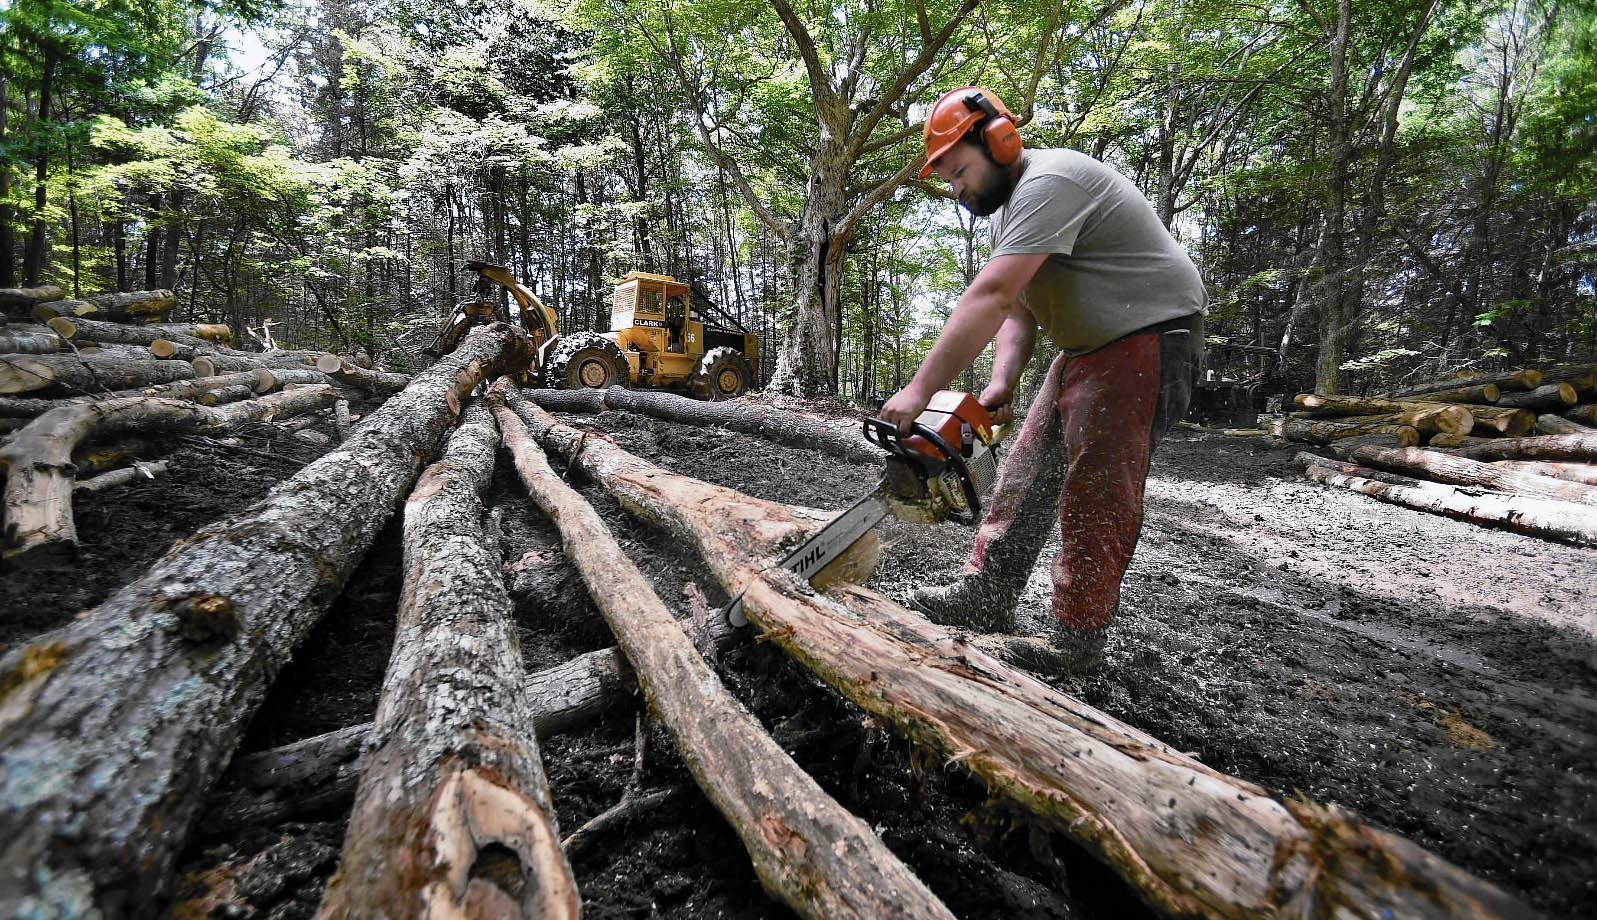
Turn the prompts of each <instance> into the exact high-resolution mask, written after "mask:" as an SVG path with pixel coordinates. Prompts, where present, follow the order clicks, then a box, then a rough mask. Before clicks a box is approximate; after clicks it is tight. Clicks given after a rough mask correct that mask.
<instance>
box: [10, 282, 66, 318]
mask: <svg viewBox="0 0 1597 920" xmlns="http://www.w3.org/2000/svg"><path fill="white" fill-rule="evenodd" d="M65 296H67V295H66V292H65V291H63V290H61V289H60V288H58V287H56V286H55V285H53V284H44V285H40V286H39V287H28V288H0V313H4V314H5V315H6V316H9V317H11V318H12V319H19V320H27V319H30V318H31V317H32V316H33V308H34V307H36V306H38V305H39V304H42V303H49V302H50V301H52V300H60V299H61V298H63V297H65Z"/></svg>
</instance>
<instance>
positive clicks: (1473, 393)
mask: <svg viewBox="0 0 1597 920" xmlns="http://www.w3.org/2000/svg"><path fill="white" fill-rule="evenodd" d="M1502 395H1503V389H1502V387H1499V386H1498V385H1497V384H1495V383H1483V384H1481V385H1480V386H1473V387H1456V388H1454V389H1451V390H1437V391H1436V392H1434V393H1421V394H1419V395H1417V396H1414V397H1412V398H1413V399H1416V400H1420V401H1422V402H1448V403H1487V404H1490V403H1494V402H1497V400H1498V397H1500V396H1502Z"/></svg>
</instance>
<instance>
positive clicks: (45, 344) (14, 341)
mask: <svg viewBox="0 0 1597 920" xmlns="http://www.w3.org/2000/svg"><path fill="white" fill-rule="evenodd" d="M66 347H67V346H66V343H65V342H63V341H61V337H60V336H58V335H56V334H55V333H54V332H51V331H50V330H48V329H44V330H40V329H39V327H37V326H33V327H29V328H16V327H11V328H7V329H0V354H10V355H48V354H52V353H54V352H57V351H60V350H62V349H63V348H66Z"/></svg>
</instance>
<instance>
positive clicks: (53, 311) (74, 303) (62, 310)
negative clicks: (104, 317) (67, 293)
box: [28, 299, 100, 323]
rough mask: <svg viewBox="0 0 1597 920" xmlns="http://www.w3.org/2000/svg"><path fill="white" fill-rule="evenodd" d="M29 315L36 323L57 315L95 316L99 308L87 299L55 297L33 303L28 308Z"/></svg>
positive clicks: (46, 320) (47, 320)
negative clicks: (43, 301) (54, 298)
mask: <svg viewBox="0 0 1597 920" xmlns="http://www.w3.org/2000/svg"><path fill="white" fill-rule="evenodd" d="M28 312H29V315H31V316H32V317H33V321H34V322H36V323H48V322H49V321H50V320H51V319H53V318H54V317H57V316H66V317H78V316H81V317H85V318H97V317H99V316H100V308H99V307H96V306H95V305H94V304H92V303H89V302H88V301H87V300H73V299H56V300H51V301H46V302H45V303H40V304H34V305H33V307H31V308H30V309H29V311H28Z"/></svg>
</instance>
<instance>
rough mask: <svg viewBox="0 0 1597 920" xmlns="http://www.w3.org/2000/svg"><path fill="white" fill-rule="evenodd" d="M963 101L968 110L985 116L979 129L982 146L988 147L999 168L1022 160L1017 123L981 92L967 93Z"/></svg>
mask: <svg viewBox="0 0 1597 920" xmlns="http://www.w3.org/2000/svg"><path fill="white" fill-rule="evenodd" d="M962 101H963V102H964V103H965V107H966V108H968V109H970V110H971V111H972V112H977V113H980V114H981V115H982V116H983V119H984V120H983V122H982V123H981V126H980V128H979V130H980V131H981V139H982V144H984V145H985V146H986V147H987V152H988V154H990V155H991V156H992V158H993V162H995V163H997V164H998V165H999V166H1008V165H1009V164H1011V163H1013V162H1015V161H1016V160H1018V159H1020V150H1021V146H1022V144H1021V140H1020V132H1019V131H1017V130H1016V129H1015V123H1014V122H1013V121H1011V120H1010V116H1009V113H1008V112H1005V111H1001V110H1000V109H999V108H998V107H997V106H995V105H993V103H992V100H990V99H988V98H987V97H986V96H985V95H984V94H983V93H982V92H981V91H980V90H975V91H973V92H969V93H966V94H965V96H964V98H963V99H962Z"/></svg>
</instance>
